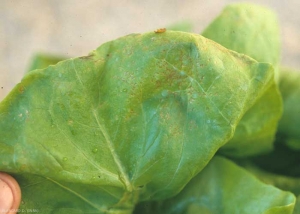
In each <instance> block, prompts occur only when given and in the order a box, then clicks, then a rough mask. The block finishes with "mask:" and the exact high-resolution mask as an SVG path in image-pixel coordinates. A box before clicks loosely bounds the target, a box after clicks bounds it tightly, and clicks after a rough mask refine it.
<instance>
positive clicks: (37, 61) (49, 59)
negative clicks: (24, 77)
mask: <svg viewBox="0 0 300 214" xmlns="http://www.w3.org/2000/svg"><path fill="white" fill-rule="evenodd" d="M64 59H65V58H64V57H61V56H54V55H50V54H42V53H39V54H36V55H35V56H34V57H33V59H32V62H31V64H30V66H29V69H28V71H32V70H35V69H43V68H47V67H48V66H49V65H55V64H56V63H58V62H60V61H62V60H64Z"/></svg>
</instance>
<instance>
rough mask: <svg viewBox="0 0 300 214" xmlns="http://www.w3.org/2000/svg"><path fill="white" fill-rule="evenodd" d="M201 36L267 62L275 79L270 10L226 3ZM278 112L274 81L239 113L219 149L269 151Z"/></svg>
mask: <svg viewBox="0 0 300 214" xmlns="http://www.w3.org/2000/svg"><path fill="white" fill-rule="evenodd" d="M202 35H203V36H205V37H207V38H209V39H212V40H214V41H216V42H218V43H220V44H221V45H223V46H225V47H227V48H229V49H232V50H234V51H237V52H239V53H243V54H246V55H249V56H250V57H253V58H254V59H256V60H258V61H261V62H269V63H271V64H272V65H273V66H274V67H275V71H276V72H275V79H276V78H277V77H276V76H277V65H278V63H279V29H278V24H277V18H276V16H275V14H274V13H273V12H272V11H270V10H268V9H266V8H264V7H261V6H257V5H254V4H248V3H238V4H232V5H229V6H227V7H226V8H225V9H224V10H223V12H222V13H221V14H220V15H219V16H218V17H217V18H216V19H215V20H214V21H213V22H212V23H211V24H210V25H209V26H208V27H207V28H206V29H205V30H204V32H203V33H202ZM241 90H243V88H241ZM249 107H250V106H249ZM281 114H282V100H281V97H280V93H279V91H278V88H277V85H276V83H275V81H274V82H273V83H272V85H271V86H270V87H269V88H268V89H267V90H265V91H264V92H263V93H262V95H261V97H260V99H259V100H258V101H257V102H256V103H255V105H254V106H252V107H251V108H250V109H249V110H248V111H247V113H246V114H245V115H244V116H243V118H242V119H241V121H240V123H239V125H238V127H237V129H236V132H235V135H234V137H233V139H232V140H231V141H230V142H229V143H228V144H226V145H225V146H224V147H223V148H222V149H221V152H222V153H223V154H226V155H229V156H235V157H244V156H250V155H256V154H259V153H265V152H268V151H270V150H272V148H273V141H274V135H275V133H276V129H277V123H278V120H279V119H280V116H281Z"/></svg>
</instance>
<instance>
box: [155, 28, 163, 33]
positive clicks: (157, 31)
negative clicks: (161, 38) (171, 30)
mask: <svg viewBox="0 0 300 214" xmlns="http://www.w3.org/2000/svg"><path fill="white" fill-rule="evenodd" d="M164 32H166V28H159V29H157V30H155V31H154V33H164Z"/></svg>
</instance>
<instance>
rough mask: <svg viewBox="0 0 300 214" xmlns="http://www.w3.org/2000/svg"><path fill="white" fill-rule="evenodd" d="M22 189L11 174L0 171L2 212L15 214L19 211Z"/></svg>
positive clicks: (0, 213) (2, 213)
mask: <svg viewBox="0 0 300 214" xmlns="http://www.w3.org/2000/svg"><path fill="white" fill-rule="evenodd" d="M20 201H21V190H20V187H19V184H18V183H17V181H16V180H15V179H14V178H13V177H11V176H10V175H8V174H6V173H3V172H0V214H13V213H16V212H17V211H18V208H19V205H20Z"/></svg>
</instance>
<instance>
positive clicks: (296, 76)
mask: <svg viewBox="0 0 300 214" xmlns="http://www.w3.org/2000/svg"><path fill="white" fill-rule="evenodd" d="M279 89H280V92H281V94H282V99H283V109H284V111H283V115H282V118H281V120H280V121H279V125H278V135H279V136H281V137H282V138H284V141H285V143H286V144H287V145H288V146H289V147H290V148H292V149H295V150H300V72H299V71H298V72H297V71H293V70H292V69H287V68H282V69H281V73H280V81H279Z"/></svg>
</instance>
